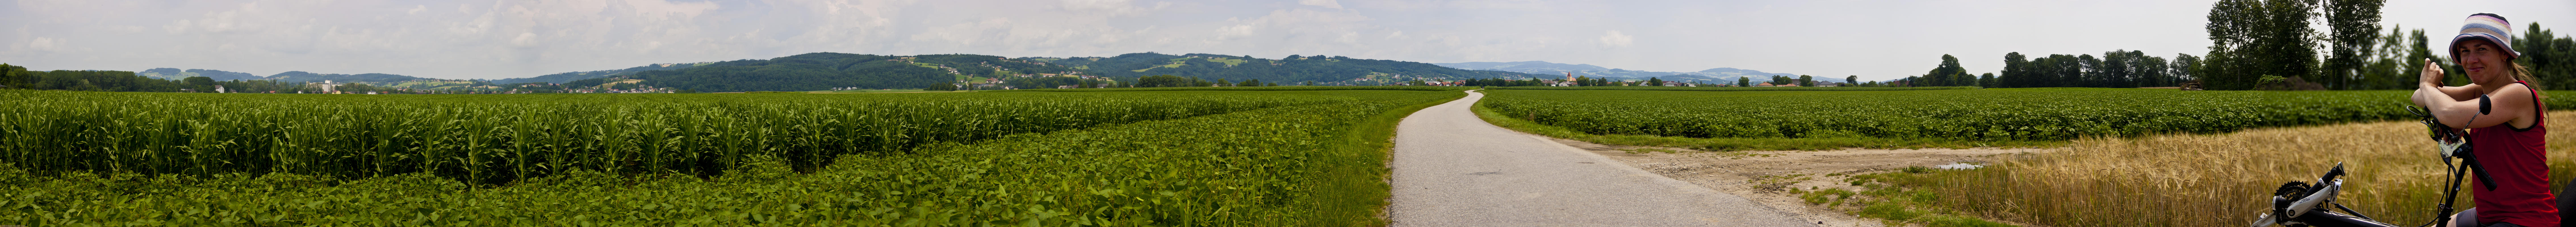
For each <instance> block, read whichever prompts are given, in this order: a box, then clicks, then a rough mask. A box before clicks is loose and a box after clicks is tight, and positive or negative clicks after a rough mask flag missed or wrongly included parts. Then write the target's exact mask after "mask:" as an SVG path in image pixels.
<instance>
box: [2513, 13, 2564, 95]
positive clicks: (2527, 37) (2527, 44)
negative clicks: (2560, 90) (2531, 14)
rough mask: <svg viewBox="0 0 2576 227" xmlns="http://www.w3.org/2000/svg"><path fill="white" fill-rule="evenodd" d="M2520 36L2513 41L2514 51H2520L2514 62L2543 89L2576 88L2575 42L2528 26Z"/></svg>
mask: <svg viewBox="0 0 2576 227" xmlns="http://www.w3.org/2000/svg"><path fill="white" fill-rule="evenodd" d="M2522 31H2523V35H2522V37H2516V38H2514V39H2513V42H2514V44H2513V48H2514V51H2518V52H2522V58H2518V59H2514V60H2515V62H2516V63H2519V64H2522V66H2523V67H2528V68H2530V69H2531V72H2530V73H2531V75H2533V76H2538V77H2540V78H2538V80H2539V84H2541V85H2544V86H2542V88H2554V86H2576V39H2571V38H2568V37H2567V36H2560V35H2558V34H2557V33H2554V32H2551V31H2549V29H2544V28H2541V27H2540V23H2531V25H2530V26H2526V27H2524V28H2523V29H2522Z"/></svg>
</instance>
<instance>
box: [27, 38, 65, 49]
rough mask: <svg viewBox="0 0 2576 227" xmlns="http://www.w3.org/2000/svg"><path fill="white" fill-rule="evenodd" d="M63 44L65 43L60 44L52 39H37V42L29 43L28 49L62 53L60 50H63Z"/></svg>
mask: <svg viewBox="0 0 2576 227" xmlns="http://www.w3.org/2000/svg"><path fill="white" fill-rule="evenodd" d="M62 44H63V43H60V42H57V41H54V38H50V37H36V40H35V41H29V42H27V49H36V50H40V51H60V50H61V49H60V48H62Z"/></svg>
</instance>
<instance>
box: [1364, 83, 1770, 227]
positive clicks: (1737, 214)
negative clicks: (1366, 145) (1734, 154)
mask: <svg viewBox="0 0 2576 227" xmlns="http://www.w3.org/2000/svg"><path fill="white" fill-rule="evenodd" d="M1484 97H1485V95H1484V94H1482V93H1475V92H1468V95H1467V97H1466V98H1461V99H1458V100H1457V101H1451V102H1449V103H1446V104H1440V105H1438V106H1432V107H1431V108H1425V109H1422V111H1420V112H1414V113H1413V115H1412V116H1407V117H1405V118H1404V121H1403V122H1402V123H1399V125H1397V126H1396V135H1395V160H1394V161H1393V162H1392V163H1391V164H1390V165H1391V167H1392V168H1393V169H1394V171H1395V176H1394V178H1395V179H1394V180H1393V182H1392V183H1393V190H1394V191H1393V193H1394V198H1392V200H1393V201H1391V202H1392V204H1391V205H1389V206H1388V207H1387V210H1388V211H1387V212H1388V215H1389V216H1391V217H1390V218H1391V219H1392V220H1393V221H1394V223H1393V225H1394V226H1766V227H1769V226H1814V225H1815V224H1814V223H1815V222H1810V221H1805V220H1800V219H1797V218H1792V217H1790V216H1789V215H1788V214H1787V213H1783V212H1780V211H1777V210H1773V209H1771V208H1770V207H1765V206H1762V205H1761V204H1756V203H1754V202H1753V201H1750V200H1745V199H1744V198H1743V197H1738V196H1735V195H1732V194H1726V193H1721V192H1717V191H1714V190H1709V189H1708V188H1704V187H1700V186H1699V185H1693V184H1690V183H1686V182H1682V181H1677V180H1673V179H1671V178H1664V177H1663V176H1661V175H1655V174H1653V173H1648V172H1646V171H1644V170H1638V169H1637V168H1634V167H1629V166H1628V165H1626V164H1620V163H1618V162H1616V161H1612V160H1610V159H1609V158H1604V157H1601V156H1600V155H1595V154H1592V153H1590V152H1586V151H1583V150H1580V149H1576V148H1574V147H1569V146H1565V145H1563V144H1558V143H1556V142H1555V141H1550V140H1548V139H1547V138H1545V137H1539V136H1536V135H1530V134H1524V133H1520V132H1516V131H1512V130H1510V129H1504V128H1501V127H1496V126H1494V125H1493V124H1488V123H1485V121H1484V120H1480V119H1477V118H1476V115H1475V113H1474V112H1470V111H1469V110H1468V109H1467V107H1468V106H1470V105H1474V104H1475V103H1476V100H1480V99H1483V98H1484Z"/></svg>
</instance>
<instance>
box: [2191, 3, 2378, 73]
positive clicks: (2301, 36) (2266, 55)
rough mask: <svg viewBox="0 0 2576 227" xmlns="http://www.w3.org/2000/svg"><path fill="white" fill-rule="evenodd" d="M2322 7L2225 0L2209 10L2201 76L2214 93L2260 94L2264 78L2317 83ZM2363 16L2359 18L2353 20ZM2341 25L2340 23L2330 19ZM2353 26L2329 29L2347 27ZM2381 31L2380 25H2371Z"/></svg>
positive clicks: (2307, 4)
mask: <svg viewBox="0 0 2576 227" xmlns="http://www.w3.org/2000/svg"><path fill="white" fill-rule="evenodd" d="M2318 7H2319V3H2318V2H2317V1H2304V0H2220V1H2218V2H2217V3H2213V4H2211V5H2210V9H2209V16H2208V18H2209V24H2208V25H2207V26H2204V28H2207V30H2208V33H2209V40H2210V42H2211V43H2212V44H2211V45H2210V47H2209V55H2207V56H2205V57H2206V59H2203V60H2202V64H2206V65H2204V66H2201V67H2202V68H2200V69H2199V70H2198V71H2196V72H2194V73H2193V75H2196V76H2200V77H2201V78H2202V79H2203V80H2202V81H2203V82H2204V84H2205V86H2206V87H2208V88H2209V89H2211V90H2251V89H2256V87H2255V80H2257V79H2259V78H2260V76H2262V75H2275V76H2282V77H2313V76H2317V75H2321V74H2322V73H2321V72H2322V71H2321V70H2318V69H2317V66H2318V64H2317V63H2318V60H2317V49H2318V47H2319V46H2318V44H2317V41H2318V40H2321V39H2319V38H2318V37H2317V36H2318V35H2317V32H2316V29H2315V28H2312V27H2310V20H2312V19H2315V18H2318V16H2317V15H2318V14H2320V12H2318V11H2317V9H2318ZM2353 16H2359V15H2353ZM2329 19H2336V18H2329ZM2345 24H2350V23H2330V25H2345ZM2371 26H2376V25H2371Z"/></svg>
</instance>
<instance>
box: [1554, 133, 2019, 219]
mask: <svg viewBox="0 0 2576 227" xmlns="http://www.w3.org/2000/svg"><path fill="white" fill-rule="evenodd" d="M1555 140H1556V142H1557V143H1562V144H1565V145H1567V146H1573V147H1575V148H1581V149H1583V150H1586V151H1591V152H1592V153H1594V154H1600V155H1601V156H1607V157H1610V159H1612V160H1619V162H1621V163H1626V164H1628V165H1629V166H1634V167H1637V169H1643V170H1646V171H1648V172H1654V173H1655V174H1661V175H1664V177H1669V178H1673V179H1674V180H1681V181H1683V182H1690V183H1692V184H1698V185H1700V186H1701V187H1708V188H1709V189H1712V190H1717V191H1720V192H1726V193H1728V194H1735V195H1737V196H1743V197H1744V198H1745V199H1750V200H1753V202H1756V203H1762V204H1763V205H1765V206H1771V207H1772V208H1774V209H1779V210H1782V211H1787V212H1790V213H1795V214H1796V215H1797V216H1798V218H1802V219H1807V220H1814V221H1822V222H1824V224H1823V225H1822V226H1882V224H1881V222H1879V220H1877V219H1867V218H1860V217H1855V216H1852V215H1850V214H1848V213H1845V212H1844V211H1841V210H1836V209H1846V210H1848V209H1854V208H1856V207H1855V206H1852V205H1843V206H1841V207H1826V205H1808V204H1807V203H1806V202H1805V201H1801V200H1799V199H1798V195H1796V194H1790V193H1789V189H1792V188H1795V189H1800V190H1810V191H1812V190H1819V189H1828V188H1843V189H1845V190H1853V191H1859V190H1860V189H1861V188H1860V187H1856V186H1851V185H1850V184H1848V183H1846V182H1849V180H1848V179H1845V178H1846V177H1847V176H1850V175H1857V174H1868V173H1879V172H1887V171H1896V170H1898V169H1901V168H1905V167H1908V166H1939V165H1950V164H1956V163H1963V162H1964V163H1971V164H1982V163H1991V162H1992V161H1995V160H1994V158H1996V157H1997V154H2010V153H2024V152H2031V153H2037V152H2047V151H2049V150H2050V149H2038V148H2023V149H1990V148H1975V149H1894V150H1888V149H1844V150H1830V151H1725V152H1709V151H1699V150H1692V149H1684V148H1671V147H1639V146H1621V145H1603V144H1595V143H1591V142H1584V141H1578V140H1568V139H1555Z"/></svg>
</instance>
